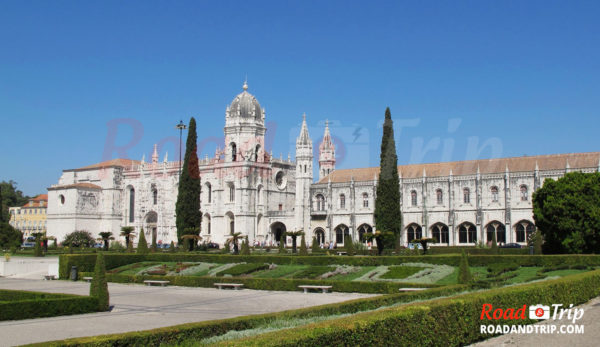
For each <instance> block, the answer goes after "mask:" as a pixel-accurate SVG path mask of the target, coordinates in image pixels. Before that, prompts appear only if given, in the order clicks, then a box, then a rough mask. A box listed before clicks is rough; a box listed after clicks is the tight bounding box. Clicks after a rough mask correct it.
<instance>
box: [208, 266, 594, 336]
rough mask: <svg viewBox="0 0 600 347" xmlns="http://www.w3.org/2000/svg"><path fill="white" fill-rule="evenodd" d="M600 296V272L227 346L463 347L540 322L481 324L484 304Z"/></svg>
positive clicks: (514, 305) (570, 301) (363, 315)
mask: <svg viewBox="0 0 600 347" xmlns="http://www.w3.org/2000/svg"><path fill="white" fill-rule="evenodd" d="M598 295H600V271H593V272H589V273H585V274H579V275H572V276H567V277H564V278H561V279H557V280H553V281H546V282H538V283H533V284H525V285H520V286H512V287H505V288H499V289H494V290H488V291H484V292H480V293H470V294H465V295H459V296H455V297H452V298H446V299H436V300H432V301H429V302H420V303H413V304H409V305H404V306H400V307H392V308H388V309H383V310H378V311H375V312H364V313H358V314H356V315H352V316H348V317H344V318H340V319H334V320H329V321H323V322H320V323H314V324H309V325H305V326H302V327H297V328H292V329H286V330H280V331H276V332H271V333H266V334H262V335H258V336H254V337H248V338H242V339H237V340H230V341H224V342H222V343H219V344H217V345H224V346H225V345H227V346H231V345H235V346H382V345H386V346H422V345H428V346H462V345H467V344H471V343H474V342H477V341H479V340H483V339H486V338H489V337H490V336H491V335H484V334H480V325H481V324H494V325H495V324H507V325H514V324H531V323H535V322H538V321H537V320H530V319H526V320H500V321H490V320H481V319H480V315H481V309H482V306H483V304H486V303H488V304H489V303H491V304H492V305H493V307H498V308H518V307H522V306H523V304H526V305H531V304H543V305H551V304H558V303H561V304H563V305H564V306H566V307H568V306H569V305H570V304H575V305H577V304H581V303H584V302H586V301H588V300H590V299H592V298H594V297H596V296H598Z"/></svg>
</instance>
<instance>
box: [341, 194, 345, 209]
mask: <svg viewBox="0 0 600 347" xmlns="http://www.w3.org/2000/svg"><path fill="white" fill-rule="evenodd" d="M340 208H346V195H344V194H340Z"/></svg>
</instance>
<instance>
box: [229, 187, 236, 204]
mask: <svg viewBox="0 0 600 347" xmlns="http://www.w3.org/2000/svg"><path fill="white" fill-rule="evenodd" d="M234 201H235V187H234V186H233V184H231V185H229V202H234Z"/></svg>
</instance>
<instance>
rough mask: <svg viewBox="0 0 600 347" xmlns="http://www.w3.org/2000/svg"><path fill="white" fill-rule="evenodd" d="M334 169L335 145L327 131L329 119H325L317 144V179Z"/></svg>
mask: <svg viewBox="0 0 600 347" xmlns="http://www.w3.org/2000/svg"><path fill="white" fill-rule="evenodd" d="M333 170H335V146H334V145H333V142H332V141H331V134H330V133H329V121H325V134H323V141H322V142H321V145H319V181H320V180H322V179H323V178H325V177H326V176H327V175H329V174H330V173H332V172H333Z"/></svg>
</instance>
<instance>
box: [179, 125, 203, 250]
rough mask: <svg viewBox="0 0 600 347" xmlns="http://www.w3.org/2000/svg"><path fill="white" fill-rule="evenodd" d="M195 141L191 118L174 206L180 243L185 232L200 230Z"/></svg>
mask: <svg viewBox="0 0 600 347" xmlns="http://www.w3.org/2000/svg"><path fill="white" fill-rule="evenodd" d="M197 141H198V137H197V135H196V120H195V119H194V117H192V118H191V119H190V124H189V126H188V136H187V141H186V143H185V157H184V159H183V166H182V167H181V174H180V175H179V190H178V194H177V202H176V204H175V213H176V215H177V217H176V220H175V224H176V226H177V238H178V240H179V242H181V237H182V236H183V235H185V234H186V233H187V231H186V230H200V222H201V218H202V214H201V213H200V168H199V166H198V154H197V153H196V146H197V145H196V143H197Z"/></svg>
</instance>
